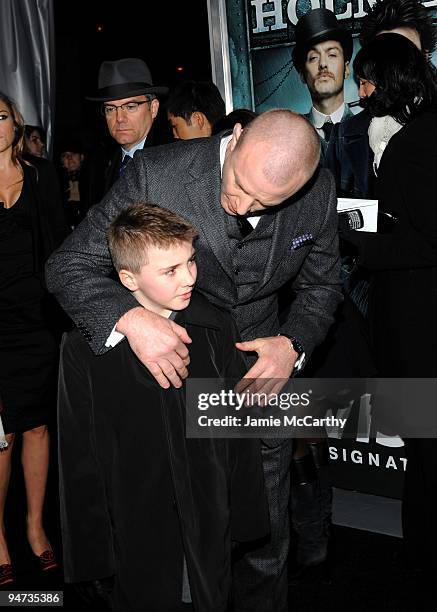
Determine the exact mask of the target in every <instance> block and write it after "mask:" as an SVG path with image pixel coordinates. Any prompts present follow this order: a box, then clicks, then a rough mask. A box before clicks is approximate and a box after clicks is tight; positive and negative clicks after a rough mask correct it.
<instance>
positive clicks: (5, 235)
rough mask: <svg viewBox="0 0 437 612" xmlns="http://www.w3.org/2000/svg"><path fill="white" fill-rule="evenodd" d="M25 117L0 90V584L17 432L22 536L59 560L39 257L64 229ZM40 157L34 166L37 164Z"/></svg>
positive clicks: (5, 577) (51, 355)
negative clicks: (52, 523)
mask: <svg viewBox="0 0 437 612" xmlns="http://www.w3.org/2000/svg"><path fill="white" fill-rule="evenodd" d="M23 138H24V122H23V118H22V116H21V114H20V113H19V111H18V109H17V107H16V106H15V104H14V103H13V102H12V101H11V100H10V99H9V98H8V97H7V96H5V95H4V94H2V93H0V395H1V400H2V410H1V418H2V421H3V426H4V431H5V433H6V439H7V442H8V444H9V446H8V448H7V449H5V450H3V451H2V452H1V453H0V524H1V527H2V528H1V529H0V584H6V583H8V582H12V581H13V579H14V575H13V572H12V567H11V559H10V556H9V552H8V546H7V542H6V537H5V530H4V522H3V515H4V506H5V498H6V494H7V489H8V482H9V475H10V465H11V451H12V446H13V440H14V435H15V434H16V433H19V432H20V433H22V434H23V447H22V449H23V450H22V464H23V471H24V480H25V486H26V496H27V538H28V541H29V544H30V546H31V548H32V551H33V553H34V554H35V555H36V556H37V557H38V558H39V561H40V565H41V568H42V569H49V568H50V567H53V566H55V565H56V561H55V559H54V556H53V551H52V549H51V546H50V543H49V541H48V539H47V536H46V534H45V531H44V527H43V522H42V511H43V501H44V495H45V487H46V480H47V471H48V461H49V434H48V430H47V421H48V414H49V410H50V409H51V408H52V407H53V395H54V393H53V391H54V388H55V381H56V364H57V342H56V340H55V337H54V335H53V333H52V331H51V329H50V327H51V325H52V324H53V321H54V316H53V311H52V310H51V308H50V300H49V298H48V294H47V292H46V290H45V288H44V284H43V266H44V261H45V260H46V258H47V257H48V255H49V254H50V253H51V251H52V250H53V249H54V248H55V247H56V246H57V245H58V244H59V243H60V242H61V240H62V239H63V238H64V237H65V236H66V233H67V228H66V225H65V221H64V218H63V211H62V204H61V202H60V196H59V188H58V184H57V179H56V174H55V171H54V168H53V167H52V165H51V164H50V163H49V162H47V161H45V160H39V159H37V160H35V161H32V162H31V163H30V162H26V161H24V160H23V158H22V150H23ZM35 164H37V165H35Z"/></svg>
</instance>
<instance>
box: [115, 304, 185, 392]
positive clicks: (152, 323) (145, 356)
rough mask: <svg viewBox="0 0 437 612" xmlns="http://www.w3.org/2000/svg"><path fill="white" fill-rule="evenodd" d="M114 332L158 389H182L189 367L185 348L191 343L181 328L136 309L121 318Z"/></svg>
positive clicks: (152, 314)
mask: <svg viewBox="0 0 437 612" xmlns="http://www.w3.org/2000/svg"><path fill="white" fill-rule="evenodd" d="M116 329H117V331H119V332H120V333H122V334H124V335H125V336H126V338H127V339H128V342H129V344H130V347H131V349H132V350H133V352H134V353H135V355H136V356H137V357H138V359H139V360H140V361H141V363H143V364H144V365H145V366H146V368H147V369H148V370H149V372H150V373H151V374H152V376H154V377H155V378H156V381H157V382H158V383H159V384H160V385H161V387H163V388H164V389H168V388H169V387H170V384H172V385H173V387H176V388H179V387H182V379H184V378H186V377H187V376H188V370H187V366H188V364H189V363H190V356H189V353H188V349H187V347H186V346H185V345H186V344H190V343H191V338H190V336H189V335H188V334H187V332H186V330H185V329H184V328H183V327H181V326H180V325H178V324H177V323H175V322H174V321H171V320H170V319H166V318H164V317H161V316H160V315H158V314H155V313H154V312H151V311H150V310H146V309H145V308H142V307H141V306H139V307H138V308H132V310H129V311H128V312H127V313H126V314H124V315H123V316H122V317H121V319H120V320H119V321H118V323H117V328H116Z"/></svg>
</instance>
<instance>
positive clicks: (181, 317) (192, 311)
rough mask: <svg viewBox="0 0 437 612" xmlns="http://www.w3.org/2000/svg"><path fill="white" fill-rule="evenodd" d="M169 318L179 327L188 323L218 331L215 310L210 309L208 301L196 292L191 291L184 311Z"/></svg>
mask: <svg viewBox="0 0 437 612" xmlns="http://www.w3.org/2000/svg"><path fill="white" fill-rule="evenodd" d="M172 314H173V313H172ZM171 318H172V319H173V320H174V321H175V323H178V324H179V325H184V324H187V323H188V324H190V325H198V326H200V327H209V328H210V329H217V330H219V329H220V327H219V326H218V325H217V313H216V312H215V309H214V308H212V307H211V305H210V304H209V302H208V300H207V299H206V298H204V297H203V296H202V295H201V294H199V293H198V292H197V291H193V295H192V297H191V301H190V304H189V306H187V308H185V309H184V310H179V311H178V312H176V316H175V317H171Z"/></svg>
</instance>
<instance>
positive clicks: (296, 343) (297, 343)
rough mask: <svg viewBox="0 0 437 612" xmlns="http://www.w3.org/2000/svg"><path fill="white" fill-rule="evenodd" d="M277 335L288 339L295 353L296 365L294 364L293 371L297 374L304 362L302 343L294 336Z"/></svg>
mask: <svg viewBox="0 0 437 612" xmlns="http://www.w3.org/2000/svg"><path fill="white" fill-rule="evenodd" d="M279 335H280V336H285V337H286V338H288V339H289V340H290V342H291V346H292V347H293V350H294V351H296V353H297V355H298V357H297V359H296V363H295V364H294V371H295V372H299V370H301V369H302V367H303V364H304V362H305V349H304V347H303V345H302V343H301V342H300V341H299V340H298V339H297V338H295V337H294V336H290V334H284V333H281V334H279Z"/></svg>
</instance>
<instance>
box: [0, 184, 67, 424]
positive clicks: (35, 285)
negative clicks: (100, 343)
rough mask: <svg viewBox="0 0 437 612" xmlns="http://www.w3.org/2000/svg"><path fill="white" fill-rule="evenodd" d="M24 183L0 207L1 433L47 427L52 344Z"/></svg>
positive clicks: (53, 361)
mask: <svg viewBox="0 0 437 612" xmlns="http://www.w3.org/2000/svg"><path fill="white" fill-rule="evenodd" d="M32 203H33V199H32V192H31V189H30V186H29V181H26V180H24V184H23V190H22V192H21V195H20V197H19V199H18V200H17V202H16V203H15V204H14V205H13V206H12V207H11V208H9V209H7V208H5V207H4V205H3V203H0V395H1V397H2V403H3V410H2V414H1V416H2V421H3V426H4V429H5V433H11V432H21V431H26V430H29V429H32V428H34V427H37V426H39V425H42V424H45V423H47V420H48V415H49V408H50V406H51V407H53V399H52V398H53V389H54V381H55V364H56V354H57V350H56V342H55V339H54V336H53V334H52V332H51V331H50V330H49V328H48V323H47V319H48V312H47V293H46V291H45V290H44V287H43V283H42V280H41V274H40V273H39V272H37V271H36V270H37V267H36V266H35V261H34V259H35V257H34V252H35V250H34V236H33V231H32V219H31V209H30V207H31V205H32Z"/></svg>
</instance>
